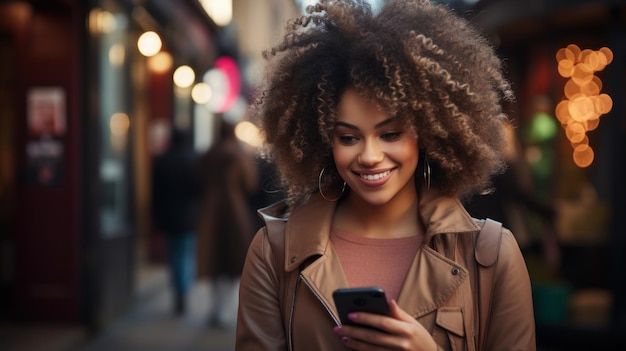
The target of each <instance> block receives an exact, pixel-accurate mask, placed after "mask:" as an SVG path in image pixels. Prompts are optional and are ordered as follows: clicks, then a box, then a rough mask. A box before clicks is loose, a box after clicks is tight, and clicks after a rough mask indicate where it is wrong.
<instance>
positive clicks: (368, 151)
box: [357, 141, 385, 166]
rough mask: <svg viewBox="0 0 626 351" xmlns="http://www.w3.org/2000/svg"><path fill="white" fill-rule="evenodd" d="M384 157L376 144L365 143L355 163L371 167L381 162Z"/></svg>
mask: <svg viewBox="0 0 626 351" xmlns="http://www.w3.org/2000/svg"><path fill="white" fill-rule="evenodd" d="M384 157H385V155H384V152H383V150H382V148H381V147H380V145H379V144H378V143H377V142H375V141H366V142H365V143H364V144H363V149H362V150H361V153H360V154H359V156H358V159H357V161H358V162H359V163H360V164H362V165H364V166H373V165H376V164H377V163H379V162H381V161H382V160H383V159H384Z"/></svg>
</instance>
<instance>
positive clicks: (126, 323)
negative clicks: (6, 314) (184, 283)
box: [0, 268, 235, 351]
mask: <svg viewBox="0 0 626 351" xmlns="http://www.w3.org/2000/svg"><path fill="white" fill-rule="evenodd" d="M141 274H147V275H148V276H144V277H142V278H141V279H140V281H143V283H142V286H141V287H140V291H138V301H137V303H136V306H135V308H134V309H133V310H132V311H131V312H130V313H129V314H127V315H125V316H121V317H120V318H119V319H118V320H117V321H115V322H114V323H112V324H111V325H110V326H109V327H108V328H106V330H104V331H103V332H101V333H100V334H98V335H96V336H93V337H88V336H87V335H86V333H85V331H84V330H82V329H81V328H80V327H77V326H66V327H64V326H45V325H41V326H39V325H29V326H12V325H4V326H2V325H0V350H3V351H112V350H115V351H131V350H132V351H199V350H203V351H231V350H234V345H235V333H234V330H220V329H211V328H210V327H209V326H208V324H207V321H206V316H207V315H208V308H209V304H208V299H209V292H208V285H207V284H206V283H205V282H202V281H200V282H198V283H196V285H195V287H194V289H193V291H192V293H191V296H190V301H189V306H188V312H187V314H186V315H185V316H181V317H176V316H174V315H173V314H172V308H171V305H170V303H171V295H170V292H169V290H168V289H167V273H166V271H165V270H164V269H163V268H157V269H150V270H148V271H144V272H143V273H141Z"/></svg>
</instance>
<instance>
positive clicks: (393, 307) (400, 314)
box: [389, 299, 415, 323]
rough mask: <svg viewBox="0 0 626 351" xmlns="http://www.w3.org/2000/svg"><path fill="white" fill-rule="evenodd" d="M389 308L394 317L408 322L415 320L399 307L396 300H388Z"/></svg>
mask: <svg viewBox="0 0 626 351" xmlns="http://www.w3.org/2000/svg"><path fill="white" fill-rule="evenodd" d="M389 310H390V311H391V316H392V317H393V318H395V319H399V320H401V321H404V322H409V323H412V322H415V318H413V316H411V315H410V314H408V313H407V312H406V311H404V310H403V309H402V308H400V306H398V303H397V302H396V300H393V299H391V300H389Z"/></svg>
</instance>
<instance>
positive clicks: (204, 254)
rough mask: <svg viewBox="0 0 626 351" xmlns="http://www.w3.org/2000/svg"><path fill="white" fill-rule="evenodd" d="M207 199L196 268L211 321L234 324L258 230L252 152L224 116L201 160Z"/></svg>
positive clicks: (220, 323) (223, 325)
mask: <svg viewBox="0 0 626 351" xmlns="http://www.w3.org/2000/svg"><path fill="white" fill-rule="evenodd" d="M200 172H201V177H202V182H203V195H202V196H203V204H202V210H201V213H200V219H199V232H198V235H199V237H198V247H199V251H198V274H199V277H200V278H208V280H209V286H210V296H209V299H210V306H211V308H210V313H209V314H210V315H209V323H210V324H217V325H218V326H220V327H227V328H233V327H234V325H235V323H236V314H237V292H238V284H239V277H240V275H241V271H242V269H243V262H244V260H245V255H246V250H247V248H248V245H249V243H250V240H251V239H252V236H253V235H254V232H255V229H256V228H255V226H254V225H255V224H254V223H255V222H254V215H255V214H254V213H253V212H252V211H251V210H250V207H249V204H248V202H249V200H250V197H251V196H252V194H254V192H255V191H256V189H257V182H258V181H257V169H256V165H255V162H254V156H253V155H252V153H250V152H248V151H247V150H246V149H245V148H244V146H243V145H242V144H241V143H240V141H239V140H238V139H237V138H236V137H235V134H234V126H233V125H232V124H230V123H228V122H226V121H222V122H221V125H220V132H219V136H218V139H217V141H216V143H215V144H214V145H213V146H212V147H211V148H210V149H209V150H208V151H207V152H206V153H205V154H204V155H202V158H201V160H200Z"/></svg>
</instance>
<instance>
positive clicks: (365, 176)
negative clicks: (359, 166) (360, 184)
mask: <svg viewBox="0 0 626 351" xmlns="http://www.w3.org/2000/svg"><path fill="white" fill-rule="evenodd" d="M389 173H391V171H385V172H383V173H378V174H361V178H363V179H365V180H378V179H381V178H384V177H386V176H387V175H388V174H389Z"/></svg>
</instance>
